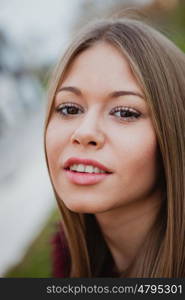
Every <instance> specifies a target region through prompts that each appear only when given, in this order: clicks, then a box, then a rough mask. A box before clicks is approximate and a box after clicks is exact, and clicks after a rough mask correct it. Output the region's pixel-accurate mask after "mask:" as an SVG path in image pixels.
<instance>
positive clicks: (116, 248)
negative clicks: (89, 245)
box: [46, 42, 161, 271]
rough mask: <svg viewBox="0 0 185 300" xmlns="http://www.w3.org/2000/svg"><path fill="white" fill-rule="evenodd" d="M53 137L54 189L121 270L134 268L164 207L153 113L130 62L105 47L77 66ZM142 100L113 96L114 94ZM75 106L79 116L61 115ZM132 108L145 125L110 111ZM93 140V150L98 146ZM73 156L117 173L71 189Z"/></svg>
mask: <svg viewBox="0 0 185 300" xmlns="http://www.w3.org/2000/svg"><path fill="white" fill-rule="evenodd" d="M69 86H72V87H76V88H78V89H79V90H80V91H81V95H77V94H76V93H74V92H73V91H67V90H65V91H64V90H63V91H59V92H58V93H57V96H56V98H55V103H54V108H53V112H52V114H51V118H50V121H49V124H48V128H47V132H46V151H47V157H48V163H49V170H50V174H51V178H52V182H53V184H54V187H55V190H56V192H57V194H58V196H59V198H60V199H62V201H63V202H64V204H65V205H66V206H67V207H68V209H70V210H71V211H74V212H78V213H93V214H95V216H96V219H97V221H98V223H99V225H100V227H101V229H102V232H103V234H104V237H105V239H106V241H107V244H108V246H109V248H110V250H111V252H112V255H113V257H114V260H115V263H116V266H117V269H118V270H119V271H122V270H124V269H125V268H126V267H127V266H128V265H129V263H130V262H131V261H132V259H133V257H134V255H135V254H136V253H137V251H138V249H139V247H140V246H141V245H142V243H143V240H144V238H145V236H146V234H147V232H148V231H149V229H150V227H151V226H152V224H153V222H154V219H155V217H156V214H157V212H158V209H159V207H160V203H161V191H160V186H159V184H158V176H159V159H158V157H159V152H158V144H157V139H156V135H155V131H154V128H153V125H152V121H151V116H150V110H149V107H148V105H147V102H146V101H145V99H144V96H143V94H142V90H141V88H140V86H139V84H138V83H137V80H136V79H135V77H134V75H133V73H132V72H131V69H130V67H129V64H128V62H127V60H126V58H125V57H124V56H123V54H122V53H120V52H119V51H118V50H117V49H116V48H114V47H113V46H111V45H109V44H107V43H104V42H99V43H98V44H96V45H94V46H92V47H91V48H90V49H88V50H86V51H84V52H82V53H81V54H80V55H79V56H77V58H75V60H74V61H73V63H72V64H71V65H70V67H69V69H68V71H67V73H66V75H65V78H64V80H63V82H62V84H61V86H60V88H63V87H69ZM120 90H122V91H123V90H124V91H132V92H136V93H139V94H140V95H141V97H140V96H137V95H121V96H117V97H115V96H114V97H112V96H110V94H111V93H112V92H114V91H120ZM64 102H67V103H71V102H72V103H75V104H76V105H77V106H78V107H79V109H82V113H80V110H78V109H76V114H74V115H68V117H63V116H62V115H61V114H60V113H59V112H57V111H56V109H57V108H58V107H59V106H60V107H61V104H62V103H64ZM116 106H121V107H122V109H125V107H130V108H131V109H132V110H134V111H135V112H136V113H139V114H140V116H139V118H134V117H132V118H130V119H129V118H125V117H124V118H123V117H120V113H119V112H116V113H114V114H113V115H110V111H111V110H112V109H114V108H115V107H116ZM92 141H93V142H94V143H92ZM71 156H75V157H81V158H90V159H95V160H98V161H99V162H100V163H102V164H104V165H105V166H106V167H108V168H109V169H110V170H111V171H112V172H113V174H111V175H109V176H107V177H106V178H105V179H104V180H103V181H101V182H99V183H96V184H94V185H86V186H83V185H78V184H74V183H71V182H70V181H69V179H68V178H67V177H66V174H65V171H64V170H63V169H62V166H63V164H64V162H65V161H66V160H67V159H68V158H69V157H71Z"/></svg>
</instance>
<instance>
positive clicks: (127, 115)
mask: <svg viewBox="0 0 185 300" xmlns="http://www.w3.org/2000/svg"><path fill="white" fill-rule="evenodd" d="M110 115H115V116H117V117H118V118H120V119H123V120H124V119H125V120H132V119H137V118H139V117H140V115H141V113H140V112H137V111H136V110H134V109H132V108H129V107H124V108H123V107H116V108H114V109H113V110H111V112H110Z"/></svg>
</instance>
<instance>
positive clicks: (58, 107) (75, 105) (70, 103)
mask: <svg viewBox="0 0 185 300" xmlns="http://www.w3.org/2000/svg"><path fill="white" fill-rule="evenodd" d="M66 105H71V106H73V107H76V108H81V109H82V110H84V108H83V107H82V106H81V105H80V104H76V103H74V102H62V103H61V104H59V105H58V106H57V107H56V109H60V108H62V107H64V106H66Z"/></svg>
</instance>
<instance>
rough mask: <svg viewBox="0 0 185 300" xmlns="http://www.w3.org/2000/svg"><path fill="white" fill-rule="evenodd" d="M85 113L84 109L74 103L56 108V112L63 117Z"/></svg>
mask: <svg viewBox="0 0 185 300" xmlns="http://www.w3.org/2000/svg"><path fill="white" fill-rule="evenodd" d="M79 111H81V113H82V112H83V109H82V108H80V107H79V106H78V105H76V104H74V103H68V104H61V105H59V106H58V107H57V108H56V112H57V113H59V114H61V115H62V116H68V115H76V114H79Z"/></svg>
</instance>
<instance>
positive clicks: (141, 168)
mask: <svg viewBox="0 0 185 300" xmlns="http://www.w3.org/2000/svg"><path fill="white" fill-rule="evenodd" d="M119 149H120V150H119V162H122V163H121V164H119V166H118V168H119V172H120V175H121V178H122V179H123V178H124V180H126V181H127V183H128V185H130V183H131V182H132V184H133V182H134V184H135V186H138V188H139V187H140V188H142V186H143V187H144V186H145V185H146V186H147V185H153V184H154V183H155V181H156V176H157V173H158V165H159V163H158V146H157V139H156V136H155V133H154V130H153V128H152V127H151V126H145V127H143V128H140V130H138V131H135V132H134V133H133V132H132V133H131V132H129V134H125V135H124V140H123V141H122V142H121V144H120V148H119ZM123 158H124V159H123Z"/></svg>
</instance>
